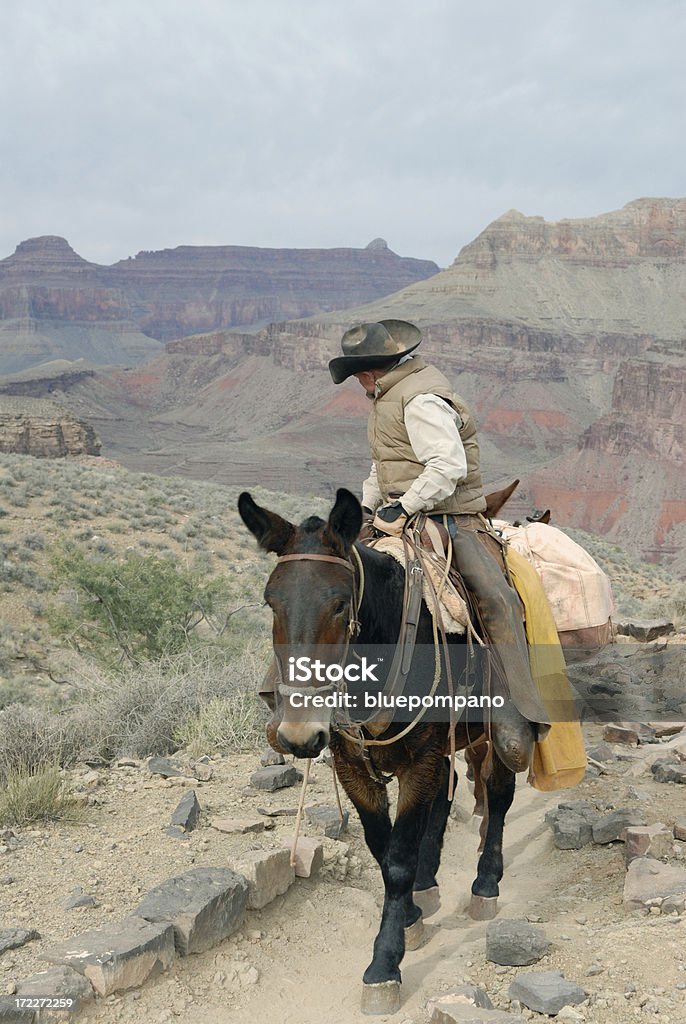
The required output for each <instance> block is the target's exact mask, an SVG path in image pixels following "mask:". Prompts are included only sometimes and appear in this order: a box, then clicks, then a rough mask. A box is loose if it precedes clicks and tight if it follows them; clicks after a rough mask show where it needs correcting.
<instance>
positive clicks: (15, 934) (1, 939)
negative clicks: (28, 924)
mask: <svg viewBox="0 0 686 1024" xmlns="http://www.w3.org/2000/svg"><path fill="white" fill-rule="evenodd" d="M34 939H40V934H39V933H38V932H37V931H36V929H35V928H0V954H2V953H6V952H7V950H8V949H19V947H20V946H25V945H26V943H27V942H32V941H33V940H34Z"/></svg>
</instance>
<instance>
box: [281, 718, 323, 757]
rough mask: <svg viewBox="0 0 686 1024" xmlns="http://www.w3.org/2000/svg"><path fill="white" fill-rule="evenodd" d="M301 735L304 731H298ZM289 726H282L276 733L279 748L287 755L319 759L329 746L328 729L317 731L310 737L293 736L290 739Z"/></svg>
mask: <svg viewBox="0 0 686 1024" xmlns="http://www.w3.org/2000/svg"><path fill="white" fill-rule="evenodd" d="M297 732H298V733H301V732H302V730H298V731H297ZM288 733H289V729H288V726H287V725H282V726H281V727H280V728H279V729H278V730H277V733H276V738H277V740H278V743H279V746H280V747H281V749H282V750H283V751H284V753H286V754H293V756H294V757H317V756H318V755H319V754H321V752H322V750H323V749H324V747H326V746H328V744H329V731H328V729H317V730H316V731H315V732H312V733H311V734H310V735H309V736H302V735H297V734H293V735H291V736H290V737H289V735H288Z"/></svg>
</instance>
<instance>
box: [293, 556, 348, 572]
mask: <svg viewBox="0 0 686 1024" xmlns="http://www.w3.org/2000/svg"><path fill="white" fill-rule="evenodd" d="M276 561H277V562H333V563H334V564H335V565H344V566H345V568H346V569H349V570H350V572H352V573H354V572H355V570H354V569H353V567H352V565H351V564H350V562H349V561H348V559H347V558H338V556H337V555H305V554H302V555H279V557H278V558H277V560H276Z"/></svg>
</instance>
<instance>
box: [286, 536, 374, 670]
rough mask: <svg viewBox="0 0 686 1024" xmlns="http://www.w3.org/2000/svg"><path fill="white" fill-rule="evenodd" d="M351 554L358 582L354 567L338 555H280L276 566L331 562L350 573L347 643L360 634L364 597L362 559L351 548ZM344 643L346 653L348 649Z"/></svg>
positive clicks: (346, 559)
mask: <svg viewBox="0 0 686 1024" xmlns="http://www.w3.org/2000/svg"><path fill="white" fill-rule="evenodd" d="M352 553H353V555H354V556H355V559H356V561H357V569H358V574H359V582H358V581H356V579H355V567H354V565H353V564H352V562H351V561H350V559H348V558H340V557H339V556H338V555H314V554H309V553H306V552H301V553H299V554H295V555H280V556H279V557H278V558H277V560H276V564H277V565H278V564H279V563H280V562H333V564H334V565H342V566H343V567H344V568H345V569H347V570H348V571H349V572H351V573H352V576H353V592H352V595H351V597H350V615H349V618H348V643H349V642H350V640H351V639H352V638H353V637H355V636H357V635H358V633H359V632H360V620H359V618H358V615H359V613H360V605H361V604H362V598H363V597H364V566H363V565H362V559H361V558H360V553H359V551H358V550H357V549H356V548H355V547H354V546H353V549H352ZM348 643H346V653H347V648H348Z"/></svg>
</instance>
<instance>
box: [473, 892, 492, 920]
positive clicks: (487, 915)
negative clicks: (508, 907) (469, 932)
mask: <svg viewBox="0 0 686 1024" xmlns="http://www.w3.org/2000/svg"><path fill="white" fill-rule="evenodd" d="M467 913H468V914H469V916H470V917H471V918H472V920H473V921H492V920H493V918H494V917H495V915H496V914H497V913H498V897H497V896H475V895H474V893H472V898H471V901H470V904H469V909H468V911H467Z"/></svg>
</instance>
